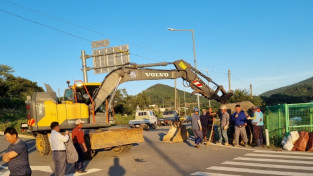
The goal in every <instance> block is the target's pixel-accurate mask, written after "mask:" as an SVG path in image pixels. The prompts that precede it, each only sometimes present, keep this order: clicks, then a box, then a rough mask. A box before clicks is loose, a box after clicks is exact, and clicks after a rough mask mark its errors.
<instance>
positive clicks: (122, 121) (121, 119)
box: [115, 114, 135, 125]
mask: <svg viewBox="0 0 313 176" xmlns="http://www.w3.org/2000/svg"><path fill="white" fill-rule="evenodd" d="M134 119H135V116H133V115H132V116H127V115H126V116H125V115H121V114H115V125H128V121H130V120H134Z"/></svg>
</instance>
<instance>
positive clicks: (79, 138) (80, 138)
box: [72, 119, 87, 173]
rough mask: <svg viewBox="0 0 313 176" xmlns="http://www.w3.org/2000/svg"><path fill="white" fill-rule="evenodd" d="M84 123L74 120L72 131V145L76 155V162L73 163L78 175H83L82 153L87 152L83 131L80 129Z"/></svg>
mask: <svg viewBox="0 0 313 176" xmlns="http://www.w3.org/2000/svg"><path fill="white" fill-rule="evenodd" d="M82 123H84V121H82V120H80V119H78V120H76V127H75V128H74V129H73V131H72V138H73V143H74V146H75V148H76V151H77V153H78V161H77V162H76V163H75V171H76V172H78V173H85V172H86V171H85V170H84V169H83V166H84V152H87V147H86V144H85V140H84V136H85V134H84V131H83V129H82Z"/></svg>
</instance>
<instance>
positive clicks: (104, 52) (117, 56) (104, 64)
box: [92, 45, 130, 74]
mask: <svg viewBox="0 0 313 176" xmlns="http://www.w3.org/2000/svg"><path fill="white" fill-rule="evenodd" d="M92 56H93V67H94V68H93V69H94V73H95V74H100V73H107V72H110V71H112V70H114V69H116V68H119V67H121V66H122V65H125V64H127V63H130V59H129V47H128V45H121V46H116V47H111V48H104V49H97V50H93V51H92Z"/></svg>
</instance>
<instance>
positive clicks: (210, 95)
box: [93, 60, 233, 111]
mask: <svg viewBox="0 0 313 176" xmlns="http://www.w3.org/2000/svg"><path fill="white" fill-rule="evenodd" d="M169 64H173V65H174V66H175V67H176V69H175V70H160V69H148V68H147V67H155V66H167V65H169ZM199 76H201V77H202V78H204V79H206V81H207V82H208V83H209V82H211V83H213V84H214V85H215V87H216V88H215V90H213V89H212V88H210V87H209V85H208V84H207V83H206V82H205V81H203V80H202V79H201V78H200V77H199ZM176 78H182V79H183V80H184V81H186V82H187V83H188V84H189V86H190V87H191V88H192V89H193V90H194V91H193V93H199V94H201V95H203V96H204V97H205V98H207V99H213V100H216V101H218V102H222V103H224V102H226V101H227V100H228V99H229V98H230V97H231V96H232V95H233V93H232V92H226V91H225V90H224V88H223V86H221V85H218V84H216V83H215V82H213V81H212V79H211V78H209V77H207V76H205V75H204V74H202V73H201V72H200V71H199V70H197V69H195V68H194V67H192V66H191V65H190V64H189V63H187V62H185V61H184V60H177V61H174V62H172V63H167V62H162V63H156V64H144V65H137V64H130V65H125V66H123V67H121V68H118V69H116V70H113V71H112V72H110V73H109V74H108V75H107V76H106V78H105V79H104V81H103V82H102V84H101V86H100V87H99V90H98V91H97V92H96V93H95V95H94V96H93V99H94V102H95V106H94V110H95V111H96V110H97V109H98V108H99V107H100V106H101V104H102V103H103V102H104V101H105V100H106V99H107V98H108V97H109V95H111V94H112V92H113V91H114V90H115V89H116V88H117V87H118V85H120V84H122V83H124V82H127V81H138V80H160V79H176Z"/></svg>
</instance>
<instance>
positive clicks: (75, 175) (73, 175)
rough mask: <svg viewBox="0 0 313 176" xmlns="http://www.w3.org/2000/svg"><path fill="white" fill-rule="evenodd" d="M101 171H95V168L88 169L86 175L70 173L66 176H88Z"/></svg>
mask: <svg viewBox="0 0 313 176" xmlns="http://www.w3.org/2000/svg"><path fill="white" fill-rule="evenodd" d="M100 170H102V169H96V168H93V169H88V170H86V171H87V172H86V173H81V174H80V173H71V174H66V176H78V175H86V174H90V173H94V172H98V171H100Z"/></svg>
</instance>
